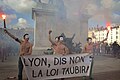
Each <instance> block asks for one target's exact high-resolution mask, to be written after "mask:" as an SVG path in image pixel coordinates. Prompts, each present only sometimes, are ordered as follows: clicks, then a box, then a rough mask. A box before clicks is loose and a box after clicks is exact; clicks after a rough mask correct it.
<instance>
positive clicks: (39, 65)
mask: <svg viewBox="0 0 120 80" xmlns="http://www.w3.org/2000/svg"><path fill="white" fill-rule="evenodd" d="M22 61H23V64H24V66H25V71H26V74H27V77H28V79H29V80H45V79H56V78H68V77H76V76H89V72H90V64H91V61H90V55H89V54H88V53H84V54H70V55H65V56H62V55H42V56H34V55H33V56H24V57H22Z"/></svg>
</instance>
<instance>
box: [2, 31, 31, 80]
mask: <svg viewBox="0 0 120 80" xmlns="http://www.w3.org/2000/svg"><path fill="white" fill-rule="evenodd" d="M4 32H5V33H7V34H8V35H9V36H10V37H11V38H13V39H14V40H15V41H17V42H18V43H20V53H19V61H18V69H19V70H18V80H22V71H23V63H22V60H21V57H22V56H25V55H31V54H32V44H31V43H30V42H29V34H24V36H23V40H20V39H18V38H17V37H15V36H14V35H12V34H11V33H10V32H8V31H7V30H6V29H5V30H4Z"/></svg>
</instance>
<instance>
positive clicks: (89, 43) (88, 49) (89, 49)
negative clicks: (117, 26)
mask: <svg viewBox="0 0 120 80" xmlns="http://www.w3.org/2000/svg"><path fill="white" fill-rule="evenodd" d="M108 33H109V30H107V35H106V38H105V39H104V40H102V41H101V42H99V44H94V43H93V42H92V38H91V37H88V38H87V43H86V45H85V47H84V49H83V52H84V53H89V54H92V53H93V47H94V46H97V45H100V44H101V43H103V42H104V41H106V40H107V38H108ZM92 67H93V56H91V69H90V75H89V78H90V80H93V78H92ZM83 78H84V79H85V77H83Z"/></svg>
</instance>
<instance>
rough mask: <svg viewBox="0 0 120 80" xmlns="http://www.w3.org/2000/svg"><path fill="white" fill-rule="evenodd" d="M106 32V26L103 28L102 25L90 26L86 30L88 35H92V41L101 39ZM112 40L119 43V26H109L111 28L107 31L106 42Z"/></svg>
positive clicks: (104, 36) (111, 41)
mask: <svg viewBox="0 0 120 80" xmlns="http://www.w3.org/2000/svg"><path fill="white" fill-rule="evenodd" d="M106 34H107V28H103V27H101V28H90V29H89V31H88V37H92V38H93V42H96V41H102V40H103V39H105V38H106ZM114 41H116V42H117V43H118V44H120V26H114V27H111V30H110V31H109V34H108V39H107V41H106V42H107V43H108V44H111V43H113V42H114Z"/></svg>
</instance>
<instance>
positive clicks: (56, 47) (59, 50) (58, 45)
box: [49, 30, 69, 55]
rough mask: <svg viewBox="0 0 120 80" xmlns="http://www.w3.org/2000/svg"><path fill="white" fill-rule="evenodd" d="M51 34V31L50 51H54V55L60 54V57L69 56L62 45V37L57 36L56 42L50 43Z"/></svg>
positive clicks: (66, 49)
mask: <svg viewBox="0 0 120 80" xmlns="http://www.w3.org/2000/svg"><path fill="white" fill-rule="evenodd" d="M51 33H52V31H51V30H50V31H49V41H50V42H51V44H52V49H53V51H54V54H62V55H66V54H69V49H68V48H67V47H66V46H65V45H64V42H63V37H62V36H59V37H57V41H55V42H54V41H52V39H51Z"/></svg>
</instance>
